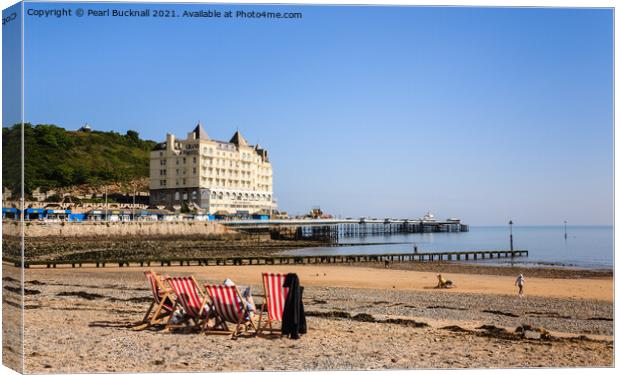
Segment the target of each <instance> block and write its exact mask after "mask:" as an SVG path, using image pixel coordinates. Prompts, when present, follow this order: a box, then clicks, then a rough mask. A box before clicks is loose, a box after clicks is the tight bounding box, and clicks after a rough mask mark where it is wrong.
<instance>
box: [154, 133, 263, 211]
mask: <svg viewBox="0 0 620 375" xmlns="http://www.w3.org/2000/svg"><path fill="white" fill-rule="evenodd" d="M150 159H151V162H150V203H151V205H156V206H166V207H168V208H177V209H178V208H179V207H181V206H182V205H183V202H185V204H187V206H188V207H190V208H192V207H193V208H197V207H200V208H201V209H204V210H206V211H207V212H208V213H209V214H214V213H216V212H218V211H219V212H226V213H229V214H235V213H248V214H253V213H257V212H259V211H260V212H266V213H267V212H271V211H272V210H273V209H274V208H275V203H274V200H273V185H272V178H273V176H272V170H271V163H270V162H269V157H268V155H267V150H265V149H262V148H260V146H259V145H255V146H252V145H250V144H249V143H248V142H247V141H246V140H245V138H243V136H242V135H241V133H240V132H239V131H237V132H235V134H234V135H233V136H232V138H231V139H230V140H229V141H228V142H222V141H217V140H213V139H210V138H209V136H208V135H207V132H206V131H205V130H204V129H203V127H202V125H200V124H198V125H197V126H196V128H194V130H192V131H191V132H189V133H188V134H187V138H186V139H183V140H181V139H177V138H176V137H175V136H174V135H172V134H168V135H167V136H166V141H165V142H162V143H159V144H157V145H156V146H155V148H154V149H153V151H151V158H150Z"/></svg>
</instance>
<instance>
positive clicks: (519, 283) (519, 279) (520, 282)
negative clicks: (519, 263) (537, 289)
mask: <svg viewBox="0 0 620 375" xmlns="http://www.w3.org/2000/svg"><path fill="white" fill-rule="evenodd" d="M515 285H516V286H518V287H519V297H523V286H524V285H525V278H524V277H523V274H519V276H517V280H515Z"/></svg>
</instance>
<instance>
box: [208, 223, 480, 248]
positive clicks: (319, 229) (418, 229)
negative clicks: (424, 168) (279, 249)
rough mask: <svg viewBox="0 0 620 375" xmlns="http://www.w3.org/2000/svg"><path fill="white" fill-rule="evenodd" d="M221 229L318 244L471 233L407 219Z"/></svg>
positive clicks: (466, 227) (239, 225) (244, 225)
mask: <svg viewBox="0 0 620 375" xmlns="http://www.w3.org/2000/svg"><path fill="white" fill-rule="evenodd" d="M219 223H220V224H221V225H224V226H226V227H229V228H231V229H235V230H236V231H239V232H245V233H253V234H257V233H269V234H270V235H271V238H272V239H288V240H301V239H303V240H317V241H325V242H331V243H338V242H339V239H340V238H346V237H364V236H377V235H379V236H380V235H390V234H403V233H449V232H468V231H469V225H467V224H462V223H461V222H460V220H447V221H424V220H408V219H300V220H290V219H289V220H231V221H220V222H219Z"/></svg>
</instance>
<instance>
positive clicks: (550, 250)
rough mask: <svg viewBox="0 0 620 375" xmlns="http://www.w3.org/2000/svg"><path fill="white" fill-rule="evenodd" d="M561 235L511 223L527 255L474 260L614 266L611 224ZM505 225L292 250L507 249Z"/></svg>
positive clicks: (556, 230) (553, 229)
mask: <svg viewBox="0 0 620 375" xmlns="http://www.w3.org/2000/svg"><path fill="white" fill-rule="evenodd" d="M567 232H568V238H566V239H565V238H564V226H515V227H513V237H514V248H515V249H523V250H529V257H527V258H515V260H514V261H512V260H507V259H493V260H484V261H478V262H484V263H489V262H491V263H498V264H519V265H531V266H534V265H535V266H540V265H550V266H564V267H580V268H613V227H611V226H569V227H568V230H567ZM509 235H510V233H509V229H508V227H490V226H489V227H482V226H480V227H476V226H471V227H470V231H469V232H460V233H410V234H395V235H394V234H393V235H385V236H366V237H353V238H351V237H349V238H341V239H340V243H350V244H358V243H378V242H381V243H385V244H381V245H366V246H347V247H319V248H305V249H297V250H292V251H290V252H288V253H291V254H300V255H317V254H325V255H327V254H381V253H401V252H413V244H414V243H415V244H417V246H418V251H419V252H431V251H466V250H497V249H509V248H510V242H509Z"/></svg>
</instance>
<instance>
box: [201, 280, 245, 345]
mask: <svg viewBox="0 0 620 375" xmlns="http://www.w3.org/2000/svg"><path fill="white" fill-rule="evenodd" d="M205 288H206V290H207V294H208V295H209V298H210V299H211V303H213V308H214V309H215V315H216V323H215V326H214V328H216V327H218V326H221V327H222V328H223V329H224V330H225V331H229V329H228V326H227V325H226V322H228V323H233V324H236V325H237V326H236V327H235V329H234V331H232V337H233V338H235V337H236V336H238V335H239V334H240V333H241V328H244V330H245V331H246V332H249V329H250V328H252V329H253V330H254V331H255V332H256V325H255V324H254V321H253V320H252V318H251V317H250V313H249V311H248V309H247V307H246V305H245V303H244V301H243V298H242V297H241V294H240V293H239V289H237V287H236V286H235V285H230V286H229V285H205Z"/></svg>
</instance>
